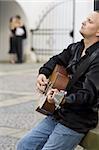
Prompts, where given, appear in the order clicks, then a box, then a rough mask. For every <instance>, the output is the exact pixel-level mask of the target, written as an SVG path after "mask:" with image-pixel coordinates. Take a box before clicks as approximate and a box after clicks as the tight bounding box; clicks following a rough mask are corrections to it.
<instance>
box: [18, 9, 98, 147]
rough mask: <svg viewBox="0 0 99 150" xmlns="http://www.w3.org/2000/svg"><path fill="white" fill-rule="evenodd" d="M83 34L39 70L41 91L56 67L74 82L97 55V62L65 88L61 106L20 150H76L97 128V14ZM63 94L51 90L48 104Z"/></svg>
mask: <svg viewBox="0 0 99 150" xmlns="http://www.w3.org/2000/svg"><path fill="white" fill-rule="evenodd" d="M80 33H81V35H82V36H83V39H82V40H81V41H79V42H77V43H73V44H70V45H69V46H68V47H67V48H66V49H64V50H63V51H62V52H61V53H60V54H58V55H55V56H53V57H52V58H51V59H50V60H49V61H48V62H46V63H45V64H44V65H43V66H42V67H41V68H40V70H39V75H38V77H37V87H38V90H39V91H40V92H44V89H45V87H46V85H47V84H48V78H49V76H50V75H51V74H52V72H53V70H54V68H55V66H56V64H59V65H61V66H63V67H65V68H66V69H67V72H68V74H69V78H70V79H72V78H73V76H74V74H75V73H76V71H77V70H78V69H80V66H82V65H83V63H84V61H85V60H86V59H87V58H91V56H92V54H93V53H94V52H95V54H96V57H95V59H94V60H93V61H92V62H91V63H90V65H89V67H88V68H87V70H86V71H85V72H84V73H83V74H82V75H81V76H80V78H79V79H78V80H77V81H76V82H75V83H74V85H73V86H72V87H71V88H70V89H69V85H68V86H67V87H66V88H65V90H64V99H63V101H62V104H61V106H60V107H59V108H58V109H56V110H55V112H54V113H53V114H52V115H48V116H47V117H46V118H44V119H43V120H42V121H41V122H40V123H39V124H38V125H36V126H35V127H34V128H33V129H32V130H31V131H30V132H28V133H27V134H26V135H25V136H24V137H22V139H20V141H19V142H18V144H17V150H74V149H75V147H76V146H77V145H78V144H79V143H80V141H81V140H82V138H83V137H84V136H85V135H86V134H87V133H88V131H89V130H90V129H93V128H95V127H96V125H97V123H98V103H99V12H98V11H94V12H92V13H91V14H90V15H89V16H88V17H87V18H86V20H85V21H83V23H82V26H81V29H80ZM71 81H72V80H71ZM60 93H61V91H59V90H58V89H53V88H52V89H49V91H48V92H47V100H48V102H49V103H51V104H55V101H56V99H55V95H57V94H60Z"/></svg>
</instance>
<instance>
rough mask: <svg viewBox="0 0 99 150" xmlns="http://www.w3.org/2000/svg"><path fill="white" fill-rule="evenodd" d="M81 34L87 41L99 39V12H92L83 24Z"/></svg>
mask: <svg viewBox="0 0 99 150" xmlns="http://www.w3.org/2000/svg"><path fill="white" fill-rule="evenodd" d="M80 33H81V35H82V36H83V37H84V38H87V39H90V38H91V39H92V38H97V39H99V11H94V12H92V13H91V14H90V15H89V16H88V17H87V18H86V20H85V21H83V22H82V26H81V29H80Z"/></svg>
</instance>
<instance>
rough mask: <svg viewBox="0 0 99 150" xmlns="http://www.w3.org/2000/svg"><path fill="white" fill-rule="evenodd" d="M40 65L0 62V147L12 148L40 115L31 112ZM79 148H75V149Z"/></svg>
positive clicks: (6, 149) (36, 94) (33, 105)
mask: <svg viewBox="0 0 99 150" xmlns="http://www.w3.org/2000/svg"><path fill="white" fill-rule="evenodd" d="M40 66H41V64H33V63H31V64H30V63H29V64H25V63H24V64H8V63H2V64H0V150H15V145H16V142H17V141H18V139H19V138H20V137H21V136H22V135H24V134H25V133H26V132H27V131H28V130H30V129H31V128H32V127H33V126H34V125H35V124H36V123H37V122H38V121H40V120H41V119H42V118H43V117H45V116H43V115H41V114H40V113H38V112H36V111H35V108H36V107H37V104H38V99H39V95H38V93H37V91H36V88H35V87H36V77H37V74H38V68H39V67H40ZM78 149H79V150H82V148H81V147H79V146H78V147H77V148H76V150H78Z"/></svg>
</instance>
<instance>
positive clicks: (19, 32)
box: [15, 15, 27, 63]
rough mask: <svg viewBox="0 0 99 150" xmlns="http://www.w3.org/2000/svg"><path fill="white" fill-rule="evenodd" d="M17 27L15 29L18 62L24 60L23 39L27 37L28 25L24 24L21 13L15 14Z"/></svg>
mask: <svg viewBox="0 0 99 150" xmlns="http://www.w3.org/2000/svg"><path fill="white" fill-rule="evenodd" d="M15 18H16V23H17V25H18V26H17V28H16V30H15V36H16V54H17V61H16V63H22V62H23V40H24V39H26V38H27V32H26V27H25V25H24V24H23V22H22V20H21V17H20V16H19V15H16V16H15Z"/></svg>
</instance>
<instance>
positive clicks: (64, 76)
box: [36, 65, 69, 115]
mask: <svg viewBox="0 0 99 150" xmlns="http://www.w3.org/2000/svg"><path fill="white" fill-rule="evenodd" d="M49 81H50V83H51V85H52V86H51V87H52V88H57V89H58V90H64V89H65V88H66V86H67V84H68V82H69V77H68V73H67V71H66V69H65V68H64V67H63V66H60V65H56V67H55V68H54V70H53V72H52V74H51V76H50V77H49ZM49 88H50V86H49V87H48V89H49ZM48 89H47V91H48ZM36 111H38V112H40V113H42V114H44V115H50V114H53V113H54V111H55V104H51V103H49V102H48V101H47V98H46V95H45V96H43V97H42V99H41V104H40V106H38V107H37V109H36Z"/></svg>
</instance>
